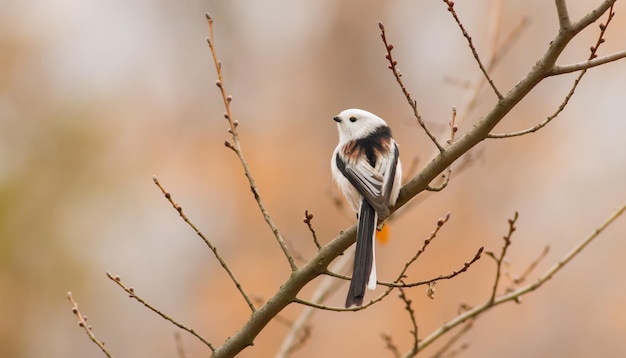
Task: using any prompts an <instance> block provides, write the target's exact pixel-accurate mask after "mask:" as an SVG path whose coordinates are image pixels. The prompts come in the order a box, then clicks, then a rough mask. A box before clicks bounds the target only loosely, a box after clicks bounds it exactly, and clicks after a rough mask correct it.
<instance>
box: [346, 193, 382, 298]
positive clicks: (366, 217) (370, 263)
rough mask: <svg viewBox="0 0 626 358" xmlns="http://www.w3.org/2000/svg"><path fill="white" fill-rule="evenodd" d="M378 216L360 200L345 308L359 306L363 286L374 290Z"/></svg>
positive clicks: (370, 206)
mask: <svg viewBox="0 0 626 358" xmlns="http://www.w3.org/2000/svg"><path fill="white" fill-rule="evenodd" d="M377 221H378V214H377V213H376V210H374V207H373V206H372V205H370V203H369V202H368V201H367V200H365V199H362V200H361V210H360V212H359V225H358V227H357V233H356V252H355V253H354V269H353V271H352V280H350V289H349V290H348V297H346V308H349V307H350V306H352V305H357V306H361V305H362V304H363V297H365V286H366V285H367V287H368V288H369V289H372V290H373V289H375V288H376V263H375V255H374V233H375V230H376V222H377Z"/></svg>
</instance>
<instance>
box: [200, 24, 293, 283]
mask: <svg viewBox="0 0 626 358" xmlns="http://www.w3.org/2000/svg"><path fill="white" fill-rule="evenodd" d="M205 15H206V19H207V22H208V24H209V37H208V38H207V43H208V44H209V48H210V50H211V56H212V57H213V63H214V64H215V70H216V71H217V78H218V79H217V81H216V82H215V84H216V86H217V87H218V88H219V90H220V93H221V95H222V99H223V101H224V108H225V109H226V113H224V118H226V119H227V120H228V124H229V125H230V128H229V130H228V131H229V133H230V134H231V136H232V140H233V142H232V143H230V142H228V141H226V142H224V145H225V146H226V147H228V148H230V149H232V150H233V151H234V152H235V154H237V157H238V158H239V161H240V162H241V166H242V167H243V170H244V173H245V175H246V178H247V179H248V184H250V189H251V190H252V194H253V195H254V199H255V200H256V202H257V205H258V206H259V210H260V211H261V214H263V218H264V219H265V222H266V223H267V225H268V226H269V228H270V229H271V230H272V233H274V237H275V238H276V241H277V242H278V244H279V245H280V248H281V249H282V251H283V253H284V254H285V257H286V258H287V262H289V266H290V267H291V271H292V272H293V271H296V270H297V269H298V267H297V266H296V263H295V262H294V260H293V257H292V256H291V254H290V253H289V249H288V248H287V244H285V240H284V239H283V237H282V235H281V234H280V231H279V230H278V227H277V226H276V224H274V220H273V219H272V217H271V216H270V214H269V212H268V211H267V209H266V208H265V204H263V201H262V200H261V194H260V192H259V189H258V187H257V186H256V183H255V181H254V177H253V176H252V172H251V171H250V166H249V165H248V162H247V161H246V159H245V157H244V156H243V151H242V150H241V143H240V141H239V133H238V131H237V127H238V126H239V122H238V121H237V120H234V119H233V115H232V112H231V108H230V103H231V102H232V100H233V97H232V96H231V95H228V94H227V93H226V88H225V87H224V78H223V76H222V63H221V62H220V61H219V59H218V57H217V52H216V50H215V40H214V38H213V18H211V16H210V15H209V14H208V13H207V14H205Z"/></svg>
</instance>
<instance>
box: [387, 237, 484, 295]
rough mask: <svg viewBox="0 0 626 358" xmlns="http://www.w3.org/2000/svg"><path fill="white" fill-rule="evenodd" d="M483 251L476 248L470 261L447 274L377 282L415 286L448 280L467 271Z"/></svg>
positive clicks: (397, 285)
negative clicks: (409, 280)
mask: <svg viewBox="0 0 626 358" xmlns="http://www.w3.org/2000/svg"><path fill="white" fill-rule="evenodd" d="M483 251H484V247H482V246H481V247H480V248H479V249H478V251H476V254H474V257H473V258H472V259H471V260H470V261H467V262H465V263H463V267H461V268H460V269H458V270H455V271H453V272H452V273H451V274H448V275H440V276H437V277H435V278H431V279H430V280H425V281H418V282H411V283H398V282H378V284H379V285H381V286H387V287H402V288H409V287H416V286H422V285H430V284H432V283H435V282H437V281H441V280H449V279H452V278H454V277H456V276H458V275H460V274H462V273H463V272H465V271H467V270H468V269H469V268H470V266H472V265H473V264H474V263H475V262H476V261H478V260H480V258H481V255H482V253H483Z"/></svg>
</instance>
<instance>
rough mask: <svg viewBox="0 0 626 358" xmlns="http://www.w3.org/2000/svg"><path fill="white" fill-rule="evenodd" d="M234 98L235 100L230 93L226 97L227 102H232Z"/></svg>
mask: <svg viewBox="0 0 626 358" xmlns="http://www.w3.org/2000/svg"><path fill="white" fill-rule="evenodd" d="M232 100H233V96H231V95H228V96H227V97H226V102H228V103H230V102H232Z"/></svg>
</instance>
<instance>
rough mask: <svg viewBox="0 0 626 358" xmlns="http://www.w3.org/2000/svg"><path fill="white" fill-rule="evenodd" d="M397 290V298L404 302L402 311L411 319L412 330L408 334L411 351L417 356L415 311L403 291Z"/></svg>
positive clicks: (417, 341)
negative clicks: (411, 337)
mask: <svg viewBox="0 0 626 358" xmlns="http://www.w3.org/2000/svg"><path fill="white" fill-rule="evenodd" d="M398 290H399V291H400V293H399V294H398V297H400V299H401V300H402V301H403V302H404V309H405V310H406V311H407V312H408V313H409V318H411V327H413V328H412V329H411V330H410V331H409V332H410V333H411V336H413V348H412V349H413V350H414V351H415V354H417V353H418V346H417V345H418V343H419V339H418V336H417V320H416V319H415V311H414V310H413V307H411V303H412V301H411V300H410V299H409V298H408V297H407V296H406V294H405V293H404V290H403V289H402V288H399V289H398Z"/></svg>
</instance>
